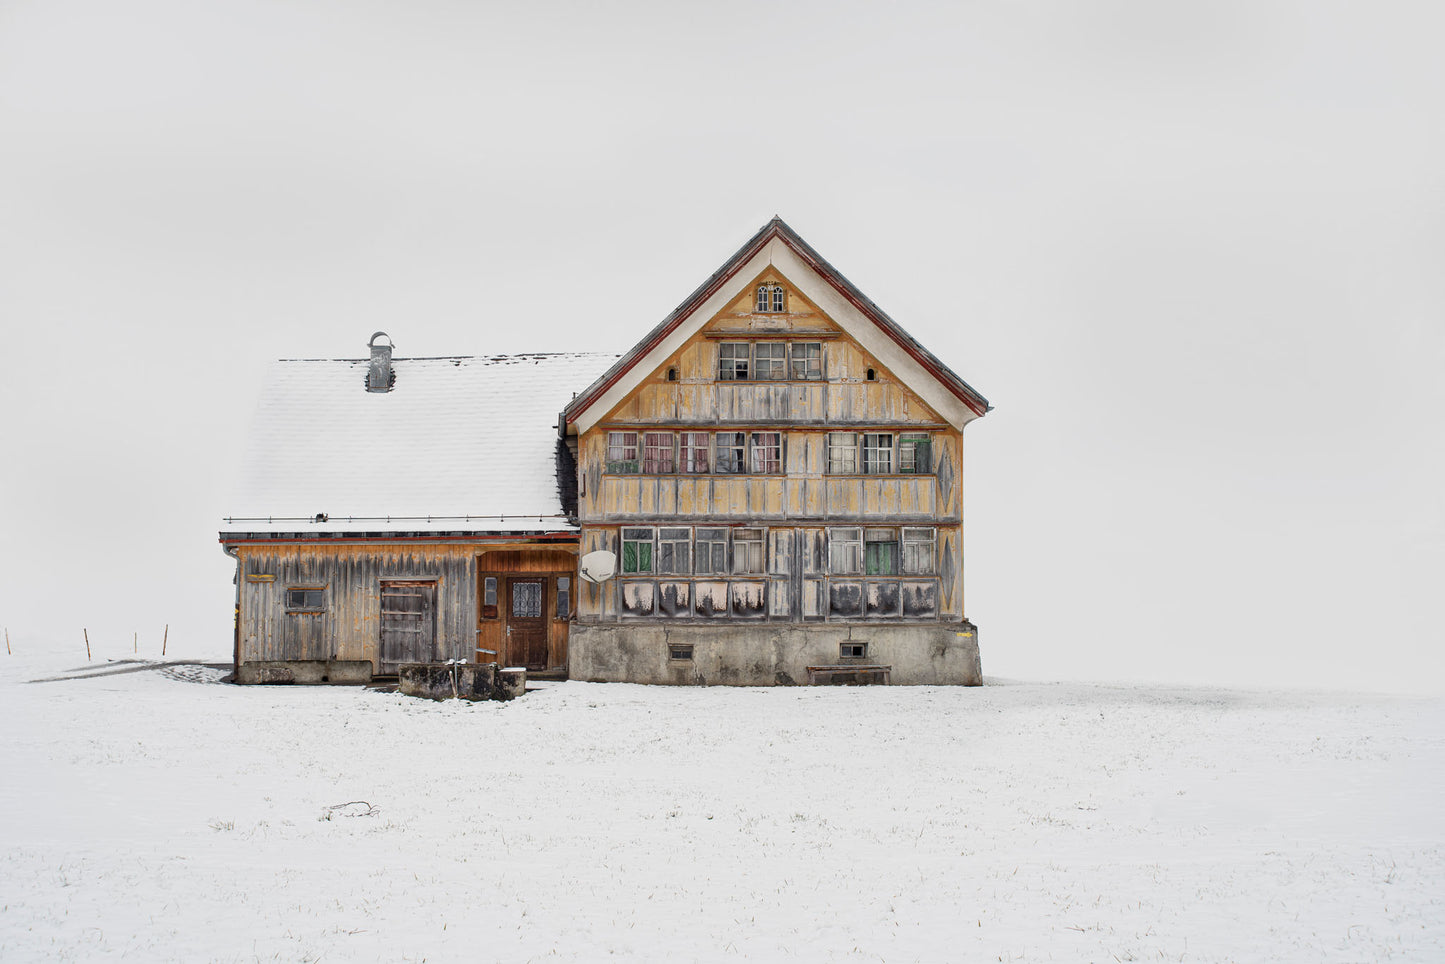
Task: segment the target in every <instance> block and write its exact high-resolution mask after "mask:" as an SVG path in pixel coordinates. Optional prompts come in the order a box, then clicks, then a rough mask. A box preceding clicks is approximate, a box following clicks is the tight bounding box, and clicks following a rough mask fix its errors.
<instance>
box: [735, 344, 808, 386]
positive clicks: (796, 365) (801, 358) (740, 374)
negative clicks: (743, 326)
mask: <svg viewBox="0 0 1445 964" xmlns="http://www.w3.org/2000/svg"><path fill="white" fill-rule="evenodd" d="M717 377H718V379H719V380H721V381H725V382H744V381H787V380H793V381H805V382H816V381H821V380H822V378H823V346H822V344H821V343H820V342H816V341H811V342H786V341H760V342H746V341H725V342H722V343H721V344H719V345H718V357H717Z"/></svg>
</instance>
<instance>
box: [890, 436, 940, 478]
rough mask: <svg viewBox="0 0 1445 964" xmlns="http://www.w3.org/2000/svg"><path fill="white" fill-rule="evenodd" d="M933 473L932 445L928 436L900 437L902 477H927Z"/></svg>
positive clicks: (899, 462)
mask: <svg viewBox="0 0 1445 964" xmlns="http://www.w3.org/2000/svg"><path fill="white" fill-rule="evenodd" d="M932 471H933V452H932V444H931V442H930V441H929V437H928V436H927V435H900V436H898V472H899V474H900V475H926V474H927V473H929V472H932Z"/></svg>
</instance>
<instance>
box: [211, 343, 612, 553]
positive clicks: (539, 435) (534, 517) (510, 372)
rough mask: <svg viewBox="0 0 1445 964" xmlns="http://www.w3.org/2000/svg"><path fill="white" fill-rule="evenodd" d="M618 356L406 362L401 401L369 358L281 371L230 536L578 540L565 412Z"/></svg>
mask: <svg viewBox="0 0 1445 964" xmlns="http://www.w3.org/2000/svg"><path fill="white" fill-rule="evenodd" d="M616 360H617V356H616V355H615V354H583V353H556V354H530V355H492V356H475V357H447V358H396V359H394V360H393V362H392V365H393V369H394V371H395V372H396V381H395V385H394V387H393V388H392V390H391V391H389V392H368V391H366V387H365V386H366V373H367V366H368V360H367V359H332V360H324V359H290V360H283V361H279V362H276V363H275V364H274V365H273V366H272V368H271V371H270V374H269V376H268V378H267V380H266V386H265V389H264V392H263V394H262V398H261V402H260V405H259V408H258V410H257V412H256V415H255V418H254V421H253V424H252V429H251V435H250V439H249V444H248V446H247V453H246V457H245V461H244V462H243V463H242V468H241V478H240V482H239V491H238V492H237V494H236V496H235V497H234V499H233V501H232V503H231V505H230V511H231V515H230V516H228V517H227V518H226V520H225V524H224V525H223V527H222V530H221V533H222V535H223V536H225V535H227V534H239V533H268V532H269V533H275V532H298V531H299V532H306V533H316V534H318V535H319V534H322V533H346V532H566V531H571V530H572V529H573V528H574V527H573V526H571V525H570V524H569V523H568V521H567V519H566V517H565V515H564V514H563V505H562V498H561V494H560V484H561V482H560V480H559V473H558V449H557V447H558V445H559V439H558V434H557V413H558V412H559V411H561V410H562V408H563V407H564V406H565V405H566V404H567V401H568V400H569V399H570V398H571V397H572V395H573V393H574V392H576V391H577V390H578V389H579V388H580V387H582V386H585V385H587V384H588V383H589V382H591V381H592V380H593V379H595V378H596V377H597V376H598V374H600V373H601V372H602V371H604V370H605V369H606V368H607V367H608V366H610V365H611V364H612V363H613V362H615V361H616ZM318 514H325V515H326V516H327V517H328V520H327V521H325V522H316V521H315V519H316V517H317V515H318Z"/></svg>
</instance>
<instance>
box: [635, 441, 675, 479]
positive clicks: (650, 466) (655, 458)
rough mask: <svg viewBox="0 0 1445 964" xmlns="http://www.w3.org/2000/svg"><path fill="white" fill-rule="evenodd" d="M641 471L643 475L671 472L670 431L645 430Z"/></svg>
mask: <svg viewBox="0 0 1445 964" xmlns="http://www.w3.org/2000/svg"><path fill="white" fill-rule="evenodd" d="M642 471H643V473H644V474H645V475H671V474H672V471H673V461H672V433H671V432H646V433H644V434H643V436H642Z"/></svg>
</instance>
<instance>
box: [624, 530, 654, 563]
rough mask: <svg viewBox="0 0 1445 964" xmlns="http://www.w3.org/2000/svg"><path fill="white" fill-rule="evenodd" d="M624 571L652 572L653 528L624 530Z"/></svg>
mask: <svg viewBox="0 0 1445 964" xmlns="http://www.w3.org/2000/svg"><path fill="white" fill-rule="evenodd" d="M622 571H623V572H624V573H637V572H652V530H651V529H623V530H622Z"/></svg>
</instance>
